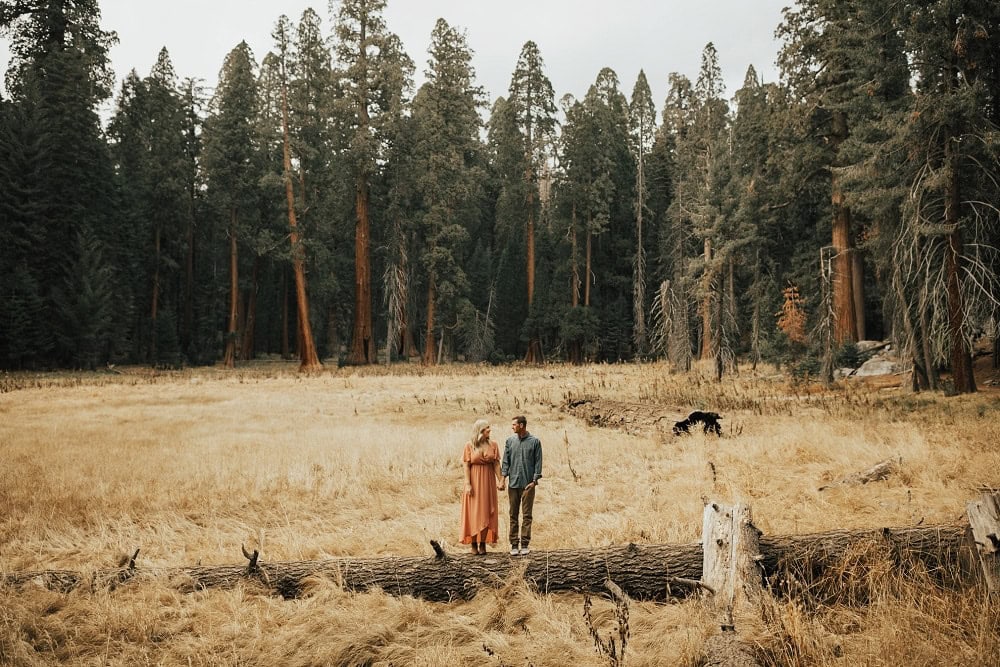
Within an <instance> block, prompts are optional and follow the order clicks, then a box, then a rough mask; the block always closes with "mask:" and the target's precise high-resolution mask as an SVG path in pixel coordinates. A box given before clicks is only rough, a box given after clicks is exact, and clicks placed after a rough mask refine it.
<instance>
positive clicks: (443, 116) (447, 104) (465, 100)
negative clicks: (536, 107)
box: [413, 19, 482, 364]
mask: <svg viewBox="0 0 1000 667" xmlns="http://www.w3.org/2000/svg"><path fill="white" fill-rule="evenodd" d="M429 54H430V59H429V61H428V69H427V71H426V77H427V83H426V84H425V85H424V86H423V87H422V88H421V89H420V92H418V93H417V96H416V98H415V99H414V103H413V114H414V120H415V123H416V126H417V133H418V134H417V144H416V147H415V148H416V154H417V156H418V157H417V160H416V165H415V166H416V168H417V173H418V174H419V177H418V183H419V192H420V195H421V200H422V216H421V217H422V224H421V237H422V239H423V252H422V253H421V260H422V264H423V265H424V267H425V268H426V272H427V302H426V327H425V340H424V355H423V358H424V363H425V364H433V363H435V362H436V360H437V357H438V352H437V350H436V347H437V346H436V345H435V341H436V340H437V339H438V338H439V336H438V335H437V334H436V331H435V328H436V327H438V328H440V329H441V334H440V336H441V337H443V336H444V326H441V325H439V324H437V323H438V322H441V321H443V322H444V323H445V324H446V326H448V327H453V326H454V325H453V324H451V322H455V323H458V322H459V320H462V321H463V322H464V323H466V324H468V323H469V320H470V318H472V317H473V315H472V306H471V303H470V302H469V299H468V293H469V284H468V276H467V273H466V271H465V267H464V266H463V264H464V262H463V260H464V258H465V257H464V255H465V252H466V250H465V246H466V245H467V243H468V240H469V230H470V229H472V228H473V227H474V225H475V223H476V217H477V216H478V214H479V208H478V204H477V202H478V200H479V198H480V197H481V196H482V174H481V171H480V169H479V168H478V165H477V164H476V155H477V154H478V153H479V152H480V150H481V147H480V143H479V131H480V126H481V121H480V119H479V113H478V109H479V107H480V106H481V105H482V102H481V100H482V91H481V89H480V88H479V87H478V86H476V85H475V83H474V79H475V71H474V70H473V68H472V65H471V61H472V52H471V50H470V49H469V47H468V46H467V44H466V41H465V36H464V35H463V34H462V33H461V32H459V31H458V30H455V29H454V28H452V27H451V26H449V25H448V23H447V22H446V21H444V20H443V19H439V20H438V22H437V24H436V25H435V26H434V31H433V33H432V34H431V46H430V49H429ZM473 261H478V260H477V259H476V258H473ZM436 318H437V319H436Z"/></svg>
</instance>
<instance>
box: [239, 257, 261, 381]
mask: <svg viewBox="0 0 1000 667" xmlns="http://www.w3.org/2000/svg"><path fill="white" fill-rule="evenodd" d="M260 261H261V260H260V255H257V256H256V257H254V258H253V273H252V274H251V280H250V289H249V290H247V307H246V311H245V312H246V317H245V318H244V320H243V323H242V326H241V330H242V331H243V341H242V343H241V344H240V349H239V354H238V356H239V358H240V359H241V360H243V361H250V360H251V359H253V358H254V356H255V348H256V341H255V340H254V334H255V333H256V332H257V292H258V283H259V282H260Z"/></svg>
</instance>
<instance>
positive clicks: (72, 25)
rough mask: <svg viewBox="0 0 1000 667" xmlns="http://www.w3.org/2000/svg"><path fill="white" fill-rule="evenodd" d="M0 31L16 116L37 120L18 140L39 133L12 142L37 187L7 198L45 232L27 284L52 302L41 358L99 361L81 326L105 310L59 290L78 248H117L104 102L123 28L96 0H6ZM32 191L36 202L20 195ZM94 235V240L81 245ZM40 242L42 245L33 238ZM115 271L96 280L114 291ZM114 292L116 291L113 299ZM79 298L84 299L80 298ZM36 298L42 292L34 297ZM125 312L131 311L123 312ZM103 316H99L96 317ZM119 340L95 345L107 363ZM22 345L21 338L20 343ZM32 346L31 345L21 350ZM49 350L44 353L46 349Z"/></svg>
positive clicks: (124, 316) (121, 322)
mask: <svg viewBox="0 0 1000 667" xmlns="http://www.w3.org/2000/svg"><path fill="white" fill-rule="evenodd" d="M0 31H2V33H3V34H4V35H6V36H9V37H10V39H11V55H12V57H11V61H10V64H9V67H8V70H7V73H6V82H7V89H8V90H9V91H10V93H11V97H12V103H13V104H14V105H16V106H17V107H18V112H17V113H15V114H13V115H12V116H10V117H12V118H14V120H15V122H16V121H17V119H19V118H20V119H25V120H27V119H30V120H28V125H22V126H21V127H22V128H23V131H24V132H26V133H22V132H18V133H15V134H13V135H8V138H9V139H15V140H16V139H18V138H25V139H30V140H31V142H32V144H31V145H27V146H23V147H18V146H16V145H11V147H10V148H11V149H13V151H14V154H15V157H16V158H17V159H21V160H31V163H24V164H23V166H24V167H25V168H26V171H25V173H26V174H30V173H35V174H37V180H35V181H34V183H33V186H32V188H31V190H30V191H28V190H24V189H23V188H22V189H17V190H14V191H12V192H8V193H6V194H5V199H6V200H7V202H8V206H10V207H12V208H14V209H16V210H17V211H20V212H21V213H22V214H23V213H24V212H26V211H27V210H29V209H31V210H32V214H33V215H32V220H31V224H32V225H33V226H35V227H36V229H37V233H33V234H31V235H30V236H28V237H26V239H25V240H26V241H27V240H31V246H30V255H29V257H30V259H29V264H28V267H29V268H27V269H26V271H27V272H28V273H29V274H30V278H29V276H28V275H27V274H24V273H22V274H21V275H23V276H25V282H24V286H25V288H27V287H28V286H30V285H37V286H38V290H39V291H40V295H39V296H40V297H41V300H42V303H43V304H44V316H43V317H44V322H45V323H46V326H47V327H48V328H49V329H50V330H53V331H54V332H55V333H56V336H55V346H54V347H52V348H51V352H49V348H50V346H49V340H51V339H47V340H44V339H43V340H40V341H39V345H38V346H37V352H38V354H36V355H33V356H34V358H35V359H37V361H38V363H47V364H52V363H55V364H88V365H89V364H90V363H91V361H92V360H93V357H92V356H91V355H90V354H89V353H87V355H86V356H87V359H83V358H81V352H80V350H82V349H84V347H87V346H86V345H84V344H83V343H82V341H80V340H78V338H77V337H78V336H79V335H82V333H80V332H77V331H75V329H74V327H75V325H76V322H77V321H78V318H79V315H80V312H81V311H80V309H82V308H85V307H88V306H92V307H97V306H96V301H86V300H85V298H84V296H83V295H82V294H74V293H68V294H63V297H64V298H61V299H56V298H55V295H56V291H57V290H59V289H60V288H61V287H62V285H63V283H64V280H65V278H64V272H65V270H66V267H69V266H80V265H82V264H83V263H84V262H83V261H82V259H81V258H80V256H79V253H81V252H83V251H84V250H85V249H90V248H91V244H90V243H89V240H91V239H92V240H93V242H94V243H96V244H101V245H103V246H104V248H103V249H100V248H98V249H95V251H97V252H102V253H103V251H104V250H111V252H109V253H108V254H109V255H110V257H109V259H110V260H111V261H112V262H114V259H115V258H116V256H117V253H115V252H114V248H115V246H116V242H117V241H116V237H115V230H114V229H113V225H112V222H111V221H112V220H113V211H114V201H113V190H112V171H111V162H110V158H109V155H108V151H107V147H106V144H105V143H104V140H103V137H102V133H101V126H100V120H99V118H98V115H97V106H98V104H99V103H100V102H102V101H103V100H105V99H107V98H108V96H109V95H110V86H111V81H112V73H111V69H110V65H109V60H108V49H109V48H110V47H111V46H112V45H113V44H114V43H115V41H116V36H115V35H114V33H110V32H107V31H105V30H103V29H102V28H101V27H100V10H99V8H98V4H97V2H96V0H53V1H51V2H46V3H37V2H27V1H17V2H4V3H3V4H0ZM26 195H28V196H31V197H32V200H33V201H31V202H27V201H18V199H20V198H21V197H23V196H26ZM81 237H85V238H87V239H88V243H80V244H78V243H75V242H74V240H75V239H77V238H81ZM35 239H37V243H36V242H34V240H35ZM115 268H116V267H114V266H112V267H111V271H112V275H111V276H110V278H109V280H107V281H100V282H99V283H95V287H101V288H104V289H108V290H110V291H115V290H117V288H118V287H119V283H118V280H119V276H117V274H116V273H115ZM105 296H110V295H105ZM74 299H79V301H74ZM30 300H31V301H32V302H34V297H32V299H30ZM123 311H124V312H123ZM93 315H94V317H95V318H96V319H102V317H101V316H100V314H98V313H93ZM111 317H112V320H113V322H114V324H113V325H112V326H111V328H112V330H118V329H120V328H125V323H127V321H128V317H129V314H128V312H127V309H122V310H117V311H115V312H113V313H112V314H111ZM114 339H115V336H111V339H110V340H106V341H103V343H104V344H102V345H100V346H99V347H98V348H95V349H96V350H97V351H96V353H98V354H100V355H105V358H104V359H99V360H98V361H102V360H107V359H108V358H111V357H114V358H116V359H117V358H119V356H120V354H121V353H120V351H119V350H118V349H117V347H116V345H115V343H117V341H116V340H114ZM19 346H20V344H19ZM21 347H23V346H21ZM43 351H44V352H43Z"/></svg>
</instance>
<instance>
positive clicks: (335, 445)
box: [0, 364, 1000, 666]
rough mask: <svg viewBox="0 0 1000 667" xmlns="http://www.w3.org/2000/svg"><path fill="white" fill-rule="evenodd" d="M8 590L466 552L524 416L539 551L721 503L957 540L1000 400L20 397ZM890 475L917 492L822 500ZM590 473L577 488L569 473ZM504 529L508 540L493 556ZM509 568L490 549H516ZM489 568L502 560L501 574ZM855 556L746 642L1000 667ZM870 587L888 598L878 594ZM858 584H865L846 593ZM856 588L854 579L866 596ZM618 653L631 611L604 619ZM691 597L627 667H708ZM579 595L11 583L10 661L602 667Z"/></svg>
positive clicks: (644, 373) (352, 378)
mask: <svg viewBox="0 0 1000 667" xmlns="http://www.w3.org/2000/svg"><path fill="white" fill-rule="evenodd" d="M0 391H2V392H3V393H0V460H2V461H3V466H2V467H0V509H2V512H3V515H2V517H0V571H2V572H11V571H21V570H38V569H50V568H65V569H76V570H88V569H97V568H104V567H110V566H113V565H115V564H116V563H117V562H118V561H119V559H120V558H121V557H122V555H123V554H131V553H132V552H133V551H134V550H135V549H136V548H139V549H141V551H140V555H139V559H138V566H139V567H140V568H147V569H148V568H153V569H155V568H160V567H173V566H182V565H193V564H196V563H201V564H204V565H208V564H232V563H236V562H239V561H240V560H241V559H242V556H241V555H240V546H241V545H246V546H247V547H248V548H255V549H260V550H261V553H262V555H261V558H262V559H263V560H264V561H279V560H299V559H321V558H327V557H335V556H345V555H350V556H381V555H393V554H395V555H417V554H429V553H430V548H429V546H428V542H429V540H432V539H433V540H438V541H440V542H441V543H442V544H443V545H444V546H445V548H446V549H449V550H451V551H458V550H460V549H461V547H460V546H459V545H458V544H457V541H458V537H459V536H458V535H457V530H458V507H459V497H460V492H461V489H462V471H461V463H460V454H461V448H462V443H463V442H464V440H465V439H466V438H467V437H468V430H469V427H470V425H471V424H472V422H473V421H474V420H475V419H476V418H479V417H485V418H487V419H490V420H492V421H493V424H494V436H495V437H498V439H502V438H503V437H504V436H505V434H506V433H508V429H509V423H510V418H511V417H512V416H514V415H516V414H521V413H523V414H526V415H527V416H528V419H529V430H531V431H532V432H533V433H535V434H536V435H539V436H540V437H541V439H542V442H543V445H544V449H545V477H544V479H543V481H542V484H541V486H540V488H539V495H538V500H537V505H536V528H535V539H534V540H533V541H532V547H533V548H537V549H539V550H544V549H549V548H565V547H589V546H600V545H606V544H621V543H626V542H636V543H643V542H646V543H670V542H689V541H695V540H697V539H699V537H700V526H701V509H702V502H703V500H702V499H703V498H707V497H711V498H718V499H720V500H725V501H746V502H749V503H750V504H751V505H752V507H753V510H754V515H755V518H756V522H757V524H758V525H759V527H760V528H761V529H762V530H763V531H764V532H765V533H768V534H779V533H802V532H813V531H823V530H828V529H833V528H845V527H846V528H872V527H881V526H908V525H915V524H917V523H919V522H924V523H956V522H960V521H963V512H964V510H963V508H964V503H965V502H966V501H967V500H968V499H970V498H972V497H973V496H974V495H975V492H976V489H977V487H979V486H981V485H989V486H997V485H998V484H1000V480H998V479H997V477H998V475H1000V472H998V471H1000V447H998V444H997V443H998V442H1000V438H998V436H1000V433H998V428H1000V427H998V426H997V424H998V421H1000V420H998V413H1000V401H998V399H997V397H996V396H995V395H992V394H987V393H983V394H979V395H974V396H964V397H955V398H947V399H946V398H943V397H941V396H937V395H917V396H914V395H909V394H905V393H901V392H900V391H899V390H898V389H888V390H885V389H878V388H877V387H871V386H865V385H845V386H840V387H836V388H834V389H831V390H822V391H821V390H817V389H816V388H814V387H809V386H803V385H791V384H788V383H787V382H786V381H785V380H784V378H783V377H781V376H779V375H777V374H774V373H771V374H770V375H763V374H760V375H754V374H748V373H743V374H742V375H740V376H739V377H735V378H727V379H726V380H725V381H724V382H722V383H716V382H713V381H711V380H710V379H708V377H707V375H702V374H699V373H694V374H692V375H689V376H675V375H671V374H670V373H669V372H668V371H667V369H666V368H665V367H663V366H660V365H641V366H635V365H617V366H590V367H581V368H574V367H569V366H561V365H556V366H544V367H539V368H535V367H523V366H515V367H511V368H493V367H479V366H476V367H462V366H456V367H447V368H441V369H434V370H428V369H423V368H419V367H411V366H398V367H395V368H393V369H391V370H389V371H386V370H385V369H377V368H376V369H340V370H334V369H330V370H327V371H325V372H324V373H322V374H320V375H317V376H312V377H301V376H299V375H298V374H296V373H295V372H294V367H291V366H285V365H282V364H262V365H260V366H258V367H255V368H252V369H245V370H240V371H237V372H232V373H225V372H222V371H219V370H215V369H203V370H191V371H183V372H173V373H154V372H149V371H139V370H131V369H125V372H124V373H122V374H120V375H107V374H103V375H102V374H90V375H73V376H67V375H58V374H53V375H48V376H28V375H8V376H4V377H2V378H0ZM570 396H576V397H579V396H590V397H594V398H597V399H609V400H615V401H622V402H632V403H642V404H647V405H651V406H654V408H653V409H655V410H657V411H660V412H663V413H664V414H672V413H676V414H683V413H686V412H687V411H688V410H691V409H696V408H707V409H714V410H716V411H719V412H722V413H723V415H724V417H725V418H724V421H723V423H724V425H725V429H726V437H724V438H722V439H721V440H718V439H713V438H707V437H704V436H703V435H701V434H697V435H695V436H693V437H689V438H674V437H673V436H672V435H670V432H669V423H666V422H663V423H661V424H660V426H659V427H655V428H650V429H646V430H645V431H643V432H640V433H627V432H625V431H619V430H611V429H600V428H596V427H591V426H588V425H587V424H586V423H584V422H583V421H582V420H579V419H577V418H576V417H573V416H572V415H569V414H567V413H565V412H562V411H560V410H559V405H560V404H561V403H563V401H564V400H565V399H566V398H568V397H570ZM890 456H899V457H901V458H902V461H903V464H902V469H901V471H900V472H899V473H898V474H897V475H895V476H893V477H891V478H890V479H889V480H887V481H884V482H876V483H873V484H869V485H867V486H864V487H851V486H836V485H835V486H833V487H831V488H829V489H827V490H825V491H819V490H818V489H819V487H821V486H824V485H827V484H829V483H830V482H834V481H836V480H838V479H840V478H842V477H844V476H846V475H848V474H850V473H852V472H856V471H858V470H861V469H863V468H866V467H868V466H870V465H873V464H874V463H876V462H878V461H881V460H883V459H885V458H888V457H890ZM570 466H572V469H573V471H575V472H576V473H577V474H578V475H579V479H578V480H575V479H574V476H573V474H572V473H571V471H570ZM505 530H506V518H505V517H502V518H501V534H504V533H505ZM502 546H503V545H498V548H502ZM495 557H506V556H503V555H499V554H498V555H497V556H495ZM880 558H882V556H880V555H879V554H877V553H876V554H870V555H867V556H866V557H865V558H859V559H858V560H857V561H856V563H855V564H854V565H853V566H852V568H851V571H850V572H846V573H845V575H844V576H850V577H858V578H860V581H862V583H863V584H864V587H865V590H866V591H869V592H868V594H867V596H866V598H865V600H864V602H863V603H858V604H836V603H831V599H830V598H828V597H824V596H823V595H820V593H819V592H818V591H811V592H807V593H806V594H804V595H803V596H801V597H800V598H798V599H796V600H792V601H787V600H772V601H770V602H769V603H768V606H767V608H766V609H764V610H762V612H761V613H757V614H752V615H748V616H746V617H745V618H740V619H738V623H739V625H740V629H741V631H742V632H743V633H744V635H745V636H746V637H748V638H749V639H751V640H753V641H755V642H756V643H757V644H758V645H759V646H760V648H761V651H762V654H763V655H764V656H765V657H766V658H767V659H768V660H769V661H770V662H771V663H772V664H781V665H783V664H799V665H827V664H830V665H834V664H836V665H843V664H851V665H855V664H867V665H881V664H886V665H888V664H894V665H895V664H920V665H923V664H940V665H981V664H990V660H993V659H995V656H996V655H1000V642H998V640H997V636H998V630H1000V623H998V615H997V611H995V606H991V605H989V604H988V603H987V601H986V600H985V599H983V598H982V597H979V596H978V595H977V594H975V593H974V592H969V591H964V592H963V591H957V590H946V589H943V588H942V587H940V586H938V585H936V584H935V582H934V581H933V580H932V579H929V578H928V577H927V576H926V575H923V574H921V573H919V572H907V573H898V572H895V571H893V570H892V568H888V569H887V568H886V567H884V565H885V561H884V559H882V560H880ZM876 574H878V575H879V576H875V575H876ZM851 585H852V586H853V585H855V584H851ZM858 585H860V584H858ZM590 616H591V617H592V619H593V620H594V623H595V629H596V631H597V632H598V633H599V635H600V636H605V637H607V636H611V635H612V634H613V633H614V632H616V629H615V608H614V605H613V604H612V603H611V602H609V601H605V600H594V606H593V608H592V609H591V610H590ZM717 620H718V619H717V618H715V617H714V616H713V615H712V614H711V613H710V612H709V611H708V610H706V609H704V608H703V607H702V606H701V605H700V604H699V603H698V602H696V601H691V602H685V603H682V604H666V605H656V604H652V603H636V602H633V603H632V604H631V607H630V615H629V625H630V628H629V630H630V640H629V644H628V648H627V652H626V664H628V665H633V666H636V665H694V664H697V661H698V659H699V655H700V649H701V646H702V643H703V641H704V639H705V637H706V636H708V635H709V634H711V633H712V632H713V631H714V628H715V626H716V623H717ZM590 630H591V629H590V628H588V627H587V624H586V622H585V619H584V618H583V599H582V597H579V596H573V595H554V596H542V595H538V594H537V593H535V592H533V591H531V590H529V589H528V588H527V587H525V586H524V585H523V584H522V583H520V582H519V581H518V580H516V579H514V580H511V581H509V582H507V583H506V584H505V585H503V586H500V587H497V588H491V589H488V590H485V591H483V592H481V593H480V594H479V595H478V596H477V597H476V598H475V599H474V600H472V601H471V602H455V603H452V604H434V603H427V602H423V601H419V600H413V599H408V598H402V599H400V598H396V597H392V596H389V595H385V594H382V593H378V592H368V593H357V594H354V593H347V592H344V591H342V590H340V589H339V588H338V587H337V586H336V585H335V584H334V583H333V582H330V581H323V580H317V581H314V582H311V583H310V585H309V586H308V587H307V594H306V595H305V596H304V597H303V598H302V599H299V600H295V601H283V600H280V599H278V598H275V597H271V596H268V595H266V594H263V593H262V592H261V591H258V590H256V589H254V588H253V586H252V585H250V584H248V585H247V586H246V587H244V588H241V589H238V590H234V591H219V590H213V591H204V592H199V593H195V594H181V593H178V592H176V591H175V590H174V589H173V588H172V587H171V586H170V582H166V581H158V582H156V583H152V584H145V583H144V584H142V585H141V586H140V585H135V586H125V587H123V588H119V589H117V590H114V591H105V590H99V591H89V590H79V591H75V592H73V593H70V594H65V595H64V594H58V593H53V592H49V591H43V590H36V589H33V588H28V589H24V590H20V591H14V590H10V589H3V588H0V664H13V665H34V664H53V663H67V664H80V665H83V664H107V665H135V664H166V665H186V664H192V665H277V664H282V665H284V664H289V665H318V664H331V665H356V664H370V665H455V664H467V665H527V664H533V665H562V664H580V665H602V664H607V661H606V660H605V659H603V658H601V657H599V656H598V655H597V652H596V651H595V646H594V641H593V639H592V637H591V634H590Z"/></svg>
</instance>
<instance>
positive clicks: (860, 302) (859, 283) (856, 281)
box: [851, 246, 868, 340]
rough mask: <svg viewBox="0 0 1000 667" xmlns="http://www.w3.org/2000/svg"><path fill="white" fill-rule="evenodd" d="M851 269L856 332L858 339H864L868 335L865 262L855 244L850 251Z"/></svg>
mask: <svg viewBox="0 0 1000 667" xmlns="http://www.w3.org/2000/svg"><path fill="white" fill-rule="evenodd" d="M851 270H852V282H851V288H852V290H853V293H854V317H855V322H856V324H855V327H856V330H857V331H856V333H857V335H858V340H865V339H866V338H867V335H868V326H867V322H865V288H864V285H865V263H864V260H863V259H862V257H861V253H860V252H858V249H857V246H855V248H854V249H853V250H852V251H851Z"/></svg>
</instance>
